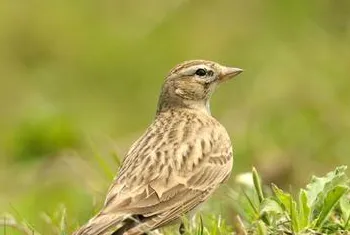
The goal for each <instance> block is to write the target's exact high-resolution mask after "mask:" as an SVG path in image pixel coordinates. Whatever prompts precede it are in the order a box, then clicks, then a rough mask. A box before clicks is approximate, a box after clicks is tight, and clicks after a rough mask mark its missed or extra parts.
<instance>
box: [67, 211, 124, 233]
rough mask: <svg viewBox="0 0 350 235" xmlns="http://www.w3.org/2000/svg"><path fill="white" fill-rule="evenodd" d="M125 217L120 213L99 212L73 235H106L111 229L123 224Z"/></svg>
mask: <svg viewBox="0 0 350 235" xmlns="http://www.w3.org/2000/svg"><path fill="white" fill-rule="evenodd" d="M125 218H126V216H124V215H120V214H114V215H113V214H98V215H97V216H95V217H94V218H92V219H91V220H90V221H89V222H88V223H87V224H85V225H83V226H82V227H80V228H79V229H78V230H77V231H75V232H74V233H73V235H105V234H106V233H107V232H108V231H110V230H111V229H113V228H115V229H117V227H120V226H123V221H124V219H125Z"/></svg>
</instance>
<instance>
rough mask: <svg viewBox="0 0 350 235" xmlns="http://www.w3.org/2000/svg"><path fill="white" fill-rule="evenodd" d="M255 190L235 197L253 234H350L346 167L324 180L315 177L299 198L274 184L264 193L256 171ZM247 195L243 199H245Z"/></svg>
mask: <svg viewBox="0 0 350 235" xmlns="http://www.w3.org/2000/svg"><path fill="white" fill-rule="evenodd" d="M252 181H253V187H242V192H243V193H242V194H237V193H235V194H233V195H234V196H235V199H236V200H237V203H236V206H235V207H236V208H237V211H239V214H240V216H241V217H242V218H243V219H244V222H245V224H246V227H247V229H246V231H245V232H246V233H253V234H261V235H264V234H335V233H336V234H347V232H349V231H350V198H349V196H350V194H349V191H350V190H349V188H350V187H349V179H348V177H347V175H346V166H340V167H337V168H336V169H335V170H334V171H332V172H330V173H328V174H327V175H326V176H324V177H315V176H313V177H312V179H311V182H310V183H309V184H308V185H307V186H306V188H305V189H300V190H299V192H298V193H297V195H296V196H293V195H292V194H290V193H287V192H284V191H283V190H282V189H280V188H278V187H277V186H276V185H274V184H272V186H271V190H270V195H269V196H266V195H265V194H264V192H263V190H262V187H263V186H262V184H261V180H260V176H259V175H258V173H257V171H256V170H255V168H253V170H252ZM242 195H243V196H242Z"/></svg>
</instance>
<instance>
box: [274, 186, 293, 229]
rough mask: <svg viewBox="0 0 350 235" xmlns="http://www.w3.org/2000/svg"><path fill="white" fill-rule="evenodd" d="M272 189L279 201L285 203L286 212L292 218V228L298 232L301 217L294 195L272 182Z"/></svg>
mask: <svg viewBox="0 0 350 235" xmlns="http://www.w3.org/2000/svg"><path fill="white" fill-rule="evenodd" d="M272 190H273V192H274V193H275V195H276V197H277V198H278V200H279V202H280V203H281V204H282V205H283V207H284V210H285V212H287V214H288V216H289V217H290V219H291V223H292V229H293V231H294V232H298V231H299V230H300V229H299V218H298V210H297V203H296V202H295V201H294V200H293V198H292V196H291V195H290V194H289V193H285V192H283V190H281V189H279V188H278V187H277V186H276V185H274V184H272Z"/></svg>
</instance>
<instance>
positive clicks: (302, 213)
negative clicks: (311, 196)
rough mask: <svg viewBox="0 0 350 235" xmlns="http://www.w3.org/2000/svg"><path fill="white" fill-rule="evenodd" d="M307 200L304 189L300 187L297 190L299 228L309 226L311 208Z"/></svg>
mask: <svg viewBox="0 0 350 235" xmlns="http://www.w3.org/2000/svg"><path fill="white" fill-rule="evenodd" d="M307 200H308V198H307V194H306V191H305V190H304V189H301V190H300V192H299V226H300V229H301V230H302V229H305V228H307V227H308V226H309V222H310V219H311V209H310V207H309V205H308V201H307Z"/></svg>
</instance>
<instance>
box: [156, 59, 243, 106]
mask: <svg viewBox="0 0 350 235" xmlns="http://www.w3.org/2000/svg"><path fill="white" fill-rule="evenodd" d="M242 71H243V70H242V69H239V68H232V67H226V66H223V65H220V64H218V63H215V62H212V61H206V60H191V61H185V62H183V63H181V64H179V65H177V66H176V67H174V68H173V69H172V70H171V71H170V73H169V74H168V76H167V77H166V79H165V82H164V84H163V87H162V91H161V95H160V98H159V104H158V112H161V111H165V110H167V109H169V108H175V107H177V106H178V107H186V108H194V109H204V110H206V111H208V112H209V99H210V97H211V95H212V93H213V92H214V90H215V88H216V86H217V85H218V84H220V83H222V82H224V81H226V80H229V79H230V78H233V77H235V76H237V75H238V74H240V73H241V72H242Z"/></svg>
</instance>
